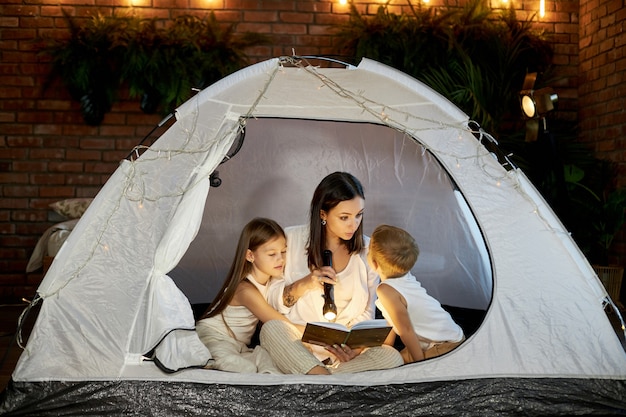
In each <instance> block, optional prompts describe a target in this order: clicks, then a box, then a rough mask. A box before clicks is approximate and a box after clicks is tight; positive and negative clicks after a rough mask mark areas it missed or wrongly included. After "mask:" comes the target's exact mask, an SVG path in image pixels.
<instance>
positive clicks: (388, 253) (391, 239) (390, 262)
mask: <svg viewBox="0 0 626 417" xmlns="http://www.w3.org/2000/svg"><path fill="white" fill-rule="evenodd" d="M419 253H420V252H419V247H418V246H417V242H415V239H413V236H411V235H410V234H409V233H408V232H407V231H405V230H403V229H400V228H399V227H395V226H389V225H386V224H383V225H380V226H378V227H377V228H376V229H374V232H373V233H372V236H371V237H370V249H369V256H370V257H371V259H372V261H374V262H376V264H377V265H378V267H379V268H380V271H381V272H382V274H383V275H384V276H385V277H387V278H397V277H401V276H402V275H405V274H406V273H408V272H409V271H410V270H411V268H413V265H415V262H417V257H418V256H419Z"/></svg>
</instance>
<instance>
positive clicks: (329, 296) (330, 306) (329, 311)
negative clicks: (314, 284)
mask: <svg viewBox="0 0 626 417" xmlns="http://www.w3.org/2000/svg"><path fill="white" fill-rule="evenodd" d="M322 261H323V263H324V266H333V253H332V252H331V251H329V250H325V251H324V253H323V256H322ZM322 313H323V314H324V318H325V319H326V320H329V321H335V318H337V306H336V305H335V295H334V285H333V284H329V283H327V282H325V283H324V308H323V309H322Z"/></svg>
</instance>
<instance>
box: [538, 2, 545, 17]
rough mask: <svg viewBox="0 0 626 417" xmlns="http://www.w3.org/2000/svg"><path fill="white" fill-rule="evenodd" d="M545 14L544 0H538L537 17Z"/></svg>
mask: <svg viewBox="0 0 626 417" xmlns="http://www.w3.org/2000/svg"><path fill="white" fill-rule="evenodd" d="M545 16H546V0H539V17H545Z"/></svg>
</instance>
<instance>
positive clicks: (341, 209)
mask: <svg viewBox="0 0 626 417" xmlns="http://www.w3.org/2000/svg"><path fill="white" fill-rule="evenodd" d="M364 209H365V200H363V199H362V198H361V197H354V198H353V199H352V200H346V201H342V202H341V203H339V204H337V205H336V206H335V207H333V208H331V209H330V210H328V212H325V211H323V210H322V212H321V213H320V216H321V219H322V220H326V236H327V238H329V239H332V238H339V239H343V240H350V239H352V236H354V233H355V232H356V231H357V229H358V228H359V225H360V224H361V221H362V220H363V211H364Z"/></svg>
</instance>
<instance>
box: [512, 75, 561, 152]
mask: <svg viewBox="0 0 626 417" xmlns="http://www.w3.org/2000/svg"><path fill="white" fill-rule="evenodd" d="M536 80H537V73H536V72H532V73H528V74H526V77H525V78H524V85H523V87H522V91H520V93H519V97H520V106H521V108H522V116H523V118H524V119H526V120H527V122H526V141H527V142H534V141H535V140H537V137H538V134H539V127H540V126H539V121H540V120H541V121H542V122H543V128H544V129H545V124H546V121H545V116H546V114H548V113H549V112H551V111H552V110H554V109H555V107H556V104H557V102H558V100H559V96H558V95H557V94H556V93H555V91H554V90H553V89H552V88H550V87H544V88H540V89H538V90H535V81H536Z"/></svg>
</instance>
